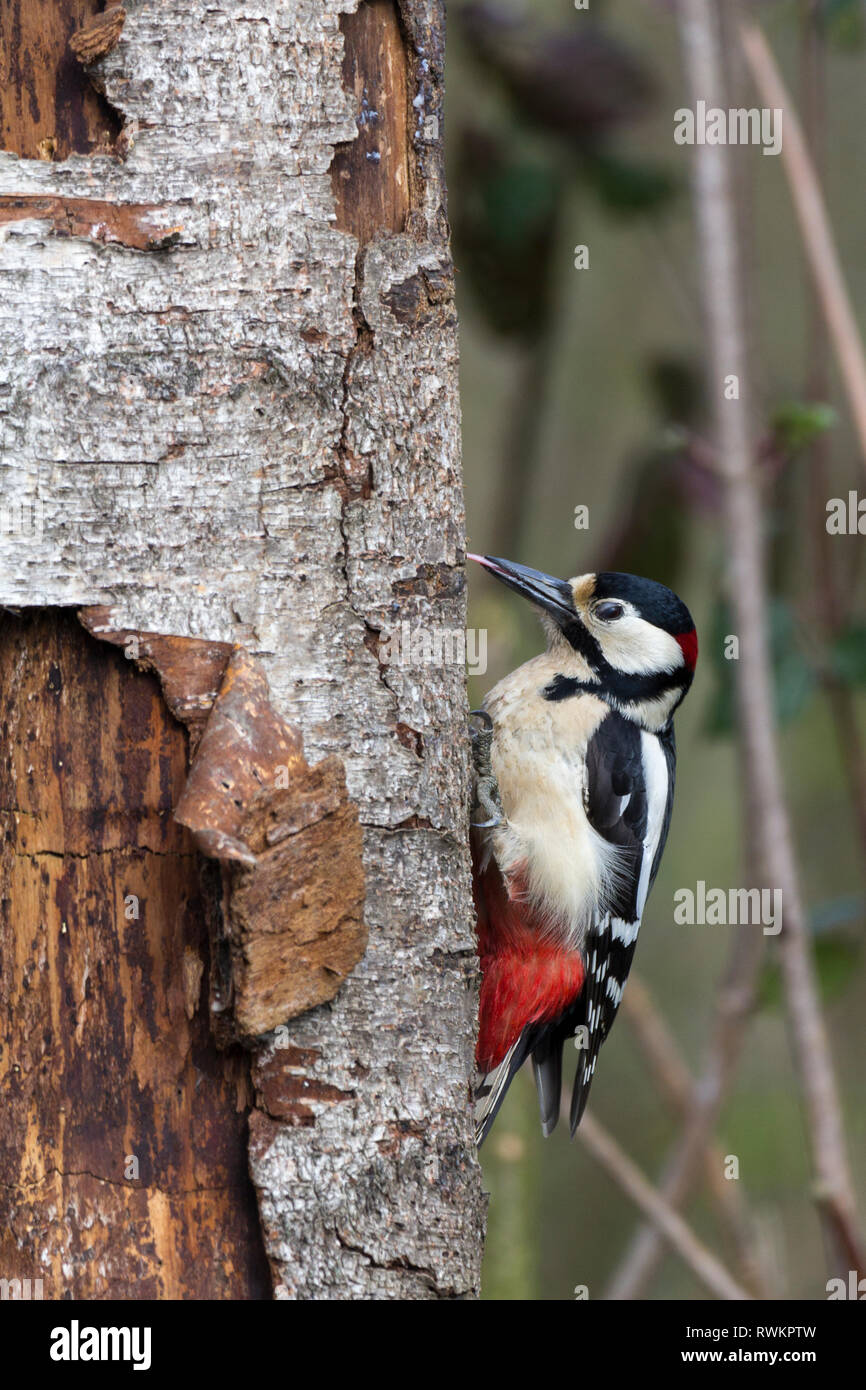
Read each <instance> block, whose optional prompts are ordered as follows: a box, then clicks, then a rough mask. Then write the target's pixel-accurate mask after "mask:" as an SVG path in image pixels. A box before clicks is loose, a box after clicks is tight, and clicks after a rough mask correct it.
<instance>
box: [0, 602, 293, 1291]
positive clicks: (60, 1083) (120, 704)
mask: <svg viewBox="0 0 866 1390" xmlns="http://www.w3.org/2000/svg"><path fill="white" fill-rule="evenodd" d="M0 671H2V673H3V680H2V687H0V718H2V729H3V740H2V747H0V828H2V849H0V961H2V970H0V1040H2V1046H0V1094H2V1106H0V1268H2V1269H3V1272H4V1275H6V1276H7V1277H20V1278H37V1277H39V1278H42V1279H43V1280H44V1296H45V1297H46V1298H61V1297H67V1298H69V1297H71V1298H114V1299H130V1298H179V1297H187V1298H255V1297H262V1296H266V1295H267V1292H268V1291H269V1280H268V1274H267V1267H266V1263H265V1259H264V1253H263V1250H262V1247H261V1238H260V1234H259V1229H258V1222H257V1214H256V1209H255V1198H254V1195H253V1192H252V1188H251V1185H250V1182H249V1178H248V1176H247V1173H246V1165H245V1135H246V1128H247V1115H248V1112H249V1108H250V1105H251V1102H252V1090H251V1086H250V1080H249V1060H248V1057H247V1055H246V1054H244V1053H242V1052H240V1051H239V1050H237V1049H235V1050H233V1051H230V1052H222V1053H220V1052H218V1051H217V1049H216V1046H215V1044H214V1042H213V1041H212V1039H211V1036H210V1029H209V1018H208V1007H207V1004H208V999H207V990H206V988H205V986H204V984H203V978H204V975H205V973H206V970H207V965H208V923H207V921H206V911H205V899H204V897H203V894H202V889H201V885H200V879H199V874H200V869H201V861H200V860H199V857H198V855H197V854H196V852H195V848H194V845H193V843H192V840H191V836H190V835H189V833H188V832H187V831H185V830H183V829H182V828H181V827H180V826H179V825H177V823H176V822H175V821H174V819H173V817H172V806H173V804H174V802H175V800H176V799H177V797H178V796H179V794H180V791H181V788H182V787H183V784H184V780H185V777H186V759H187V752H186V735H185V733H184V730H183V729H182V727H181V726H180V725H179V724H177V723H176V722H175V721H174V720H173V719H172V717H171V716H170V715H169V714H168V713H167V711H166V709H165V706H164V704H163V700H162V697H161V694H160V690H159V686H158V684H157V682H156V680H155V678H154V677H153V676H149V675H143V674H141V673H140V672H138V671H137V670H136V669H135V667H134V665H133V664H132V662H129V661H126V660H125V659H124V657H123V656H122V655H121V653H120V652H116V651H114V650H112V648H111V647H109V646H105V645H101V644H99V643H97V642H95V641H94V640H93V638H91V637H89V636H88V635H87V634H86V633H85V632H84V631H82V629H81V627H80V626H79V624H78V623H77V622H76V620H75V618H74V616H73V615H72V614H71V613H60V612H57V611H49V612H42V613H39V614H35V615H34V614H31V613H27V614H25V615H23V616H21V617H13V616H10V615H8V614H6V615H3V616H2V617H0ZM132 1160H135V1164H133V1163H132ZM136 1164H137V1167H136V1166H135V1165H136Z"/></svg>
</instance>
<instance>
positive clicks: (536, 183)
mask: <svg viewBox="0 0 866 1390" xmlns="http://www.w3.org/2000/svg"><path fill="white" fill-rule="evenodd" d="M452 185H453V189H454V191H455V197H454V207H455V219H454V236H455V242H456V244H457V246H458V263H459V265H460V271H461V275H462V277H463V279H464V280H465V281H468V283H469V286H470V288H471V291H472V295H473V298H474V300H475V303H476V305H477V306H478V308H479V310H480V311H481V313H482V315H483V316H484V318H485V320H486V321H487V324H488V326H489V327H490V328H491V329H492V330H493V331H494V332H495V333H499V334H501V335H502V336H504V337H509V336H518V337H523V338H526V339H537V338H538V337H539V336H540V335H541V334H542V333H544V331H545V330H546V328H547V326H548V319H549V312H550V278H551V274H550V273H551V265H552V263H553V241H554V234H555V229H556V223H557V217H558V213H559V207H560V203H561V199H562V195H563V184H562V176H561V173H560V171H559V169H558V167H557V166H556V165H555V164H554V163H553V162H551V161H548V160H546V159H545V158H544V157H543V156H538V155H534V154H528V153H524V152H522V151H521V150H519V149H515V142H513V141H506V140H501V139H498V138H496V137H493V136H490V135H488V134H486V133H484V132H481V131H477V130H467V131H465V132H464V134H463V137H462V139H461V143H460V147H459V153H458V156H457V159H456V162H455V168H454V175H453V179H452Z"/></svg>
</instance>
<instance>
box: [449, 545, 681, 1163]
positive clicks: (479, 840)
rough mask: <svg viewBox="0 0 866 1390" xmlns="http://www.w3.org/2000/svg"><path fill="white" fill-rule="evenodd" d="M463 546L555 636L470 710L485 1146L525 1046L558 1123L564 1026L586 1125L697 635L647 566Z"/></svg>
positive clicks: (659, 842)
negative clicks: (578, 563) (562, 560)
mask: <svg viewBox="0 0 866 1390" xmlns="http://www.w3.org/2000/svg"><path fill="white" fill-rule="evenodd" d="M467 558H469V559H471V560H473V561H476V562H477V563H478V564H480V565H482V566H483V568H484V569H485V570H487V571H488V572H489V573H490V574H492V575H493V576H495V578H496V579H498V580H499V581H500V582H501V583H503V584H505V585H507V587H508V588H510V589H512V590H514V592H515V593H518V594H520V595H521V596H522V597H524V598H526V599H528V600H529V601H530V603H532V604H533V605H534V606H535V608H536V609H537V610H538V613H539V616H540V618H541V621H542V625H543V627H544V629H545V631H546V634H547V649H546V651H544V652H543V653H541V654H540V655H538V656H535V657H533V658H532V659H531V660H529V661H527V662H526V663H525V664H524V665H522V666H520V667H518V669H517V670H515V671H512V672H511V673H510V674H509V675H507V676H505V677H504V679H502V680H501V681H500V682H499V683H498V684H497V685H496V686H495V687H494V688H493V689H492V690H491V691H490V692H489V694H488V695H487V696H486V698H485V700H484V703H483V707H482V709H481V710H478V711H473V715H475V716H476V718H477V720H478V723H477V725H473V726H472V729H473V733H472V739H473V759H474V763H475V774H476V782H475V802H476V806H477V807H478V814H479V815H481V816H483V819H477V820H474V821H473V823H472V830H471V832H470V836H471V849H472V865H473V896H474V900H475V909H476V916H477V935H478V955H479V961H480V967H481V993H480V1007H479V1029H478V1041H477V1048H476V1067H477V1078H476V1087H475V1123H476V1142H477V1143H478V1145H479V1146H480V1144H481V1143H482V1142H483V1141H484V1139H485V1138H486V1136H487V1134H488V1133H489V1131H490V1128H491V1126H492V1124H493V1121H494V1119H495V1118H496V1114H497V1112H498V1110H499V1107H500V1106H501V1104H502V1101H503V1099H504V1097H505V1093H506V1091H507V1090H508V1087H509V1085H510V1084H511V1081H512V1080H513V1078H514V1076H515V1075H516V1073H517V1071H518V1070H519V1069H520V1067H521V1066H522V1065H523V1063H524V1062H525V1061H526V1059H527V1058H531V1059H532V1067H533V1071H534V1075H535V1083H536V1089H537V1092H538V1102H539V1109H540V1118H541V1127H542V1131H543V1133H544V1135H545V1136H547V1135H549V1134H550V1133H552V1131H553V1129H554V1128H555V1126H556V1124H557V1122H558V1120H559V1112H560V1100H561V1093H562V1054H563V1048H564V1047H565V1046H566V1044H567V1043H568V1041H569V1040H570V1039H571V1040H573V1041H574V1045H575V1049H576V1051H577V1065H576V1071H575V1077H574V1084H573V1090H572V1097H571V1113H570V1123H571V1133H572V1136H573V1135H574V1133H575V1131H576V1129H577V1127H578V1125H579V1124H580V1120H581V1117H582V1115H583V1112H584V1108H585V1106H586V1102H587V1097H588V1095H589V1090H590V1086H591V1084H592V1080H593V1077H594V1075H595V1069H596V1063H597V1060H598V1054H599V1049H600V1047H601V1045H602V1043H603V1042H604V1040H605V1038H606V1037H607V1035H608V1033H609V1032H610V1028H611V1025H612V1023H613V1020H614V1018H615V1016H616V1012H617V1009H618V1008H619V1004H620V1001H621V999H622V993H623V989H624V987H625V983H626V978H627V976H628V972H629V968H630V966H631V962H632V957H633V956H634V951H635V944H636V941H637V935H638V929H639V927H640V923H641V917H642V915H643V912H644V908H645V905H646V901H647V895H648V893H649V891H650V888H651V887H652V884H653V881H654V879H655V877H656V874H657V873H658V868H659V862H660V860H661V856H662V851H663V849H664V846H665V841H666V839H667V834H668V828H669V826H670V821H671V811H672V807H673V797H674V778H675V771H676V746H675V741H674V728H673V716H674V714H675V712H676V710H677V709H678V708H679V706H680V704H681V703H682V701H683V699H684V697H685V696H686V694H687V693H688V690H689V688H690V686H691V684H692V680H693V677H694V673H695V666H696V663H697V656H698V638H697V633H696V631H695V625H694V622H693V621H692V617H691V614H690V613H689V610H688V608H687V607H686V605H685V604H684V603H683V602H682V600H681V599H679V598H678V597H677V595H676V594H675V593H673V591H672V590H671V589H669V588H667V587H666V586H665V585H664V584H659V583H656V582H655V581H654V580H652V579H644V578H640V577H639V576H637V575H633V574H620V573H612V572H599V573H595V574H582V575H578V576H577V577H576V578H573V579H556V578H554V577H552V576H551V575H549V574H545V573H543V572H542V571H540V570H535V569H530V568H529V567H528V566H526V565H520V564H516V563H515V562H513V561H510V560H504V559H499V558H497V557H495V556H491V555H473V554H471V553H470V554H468V556H467Z"/></svg>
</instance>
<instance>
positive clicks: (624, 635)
mask: <svg viewBox="0 0 866 1390" xmlns="http://www.w3.org/2000/svg"><path fill="white" fill-rule="evenodd" d="M593 632H594V633H595V635H596V637H597V638H598V641H599V644H600V646H601V650H602V652H603V653H604V657H605V660H607V661H609V662H610V664H611V666H615V667H616V669H617V670H618V671H625V672H627V673H628V674H632V675H633V674H636V673H638V672H644V673H648V672H651V671H675V670H676V669H677V667H678V666H681V665H682V663H683V654H682V651H681V650H680V644H679V642H678V641H677V640H676V638H675V637H671V635H670V633H669V632H663V631H662V629H661V628H660V627H653V625H652V623H647V622H644V620H643V618H638V617H636V616H634V615H633V614H627V615H626V616H625V617H624V618H620V619H618V621H616V622H613V623H609V624H601V623H593Z"/></svg>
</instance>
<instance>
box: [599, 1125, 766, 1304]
mask: <svg viewBox="0 0 866 1390" xmlns="http://www.w3.org/2000/svg"><path fill="white" fill-rule="evenodd" d="M577 1133H578V1137H579V1138H580V1140H581V1142H582V1143H583V1145H584V1147H585V1148H586V1149H588V1151H589V1152H590V1153H591V1154H592V1156H593V1158H595V1159H596V1160H597V1161H598V1162H599V1163H600V1164H601V1165H602V1167H603V1168H604V1169H605V1171H606V1172H607V1173H608V1174H609V1175H610V1176H611V1177H612V1178H613V1179H614V1181H615V1182H616V1183H618V1184H619V1186H620V1187H621V1188H622V1190H623V1191H624V1192H625V1193H626V1194H627V1195H628V1196H629V1197H630V1198H631V1199H632V1201H633V1202H634V1203H635V1204H636V1206H638V1207H640V1209H641V1211H642V1212H643V1213H644V1215H645V1216H647V1217H648V1218H649V1219H650V1220H651V1221H652V1222H653V1224H654V1225H655V1226H656V1227H657V1229H658V1230H659V1231H660V1232H661V1234H662V1235H663V1236H664V1238H665V1240H666V1241H667V1242H668V1244H669V1245H670V1246H671V1247H672V1249H674V1250H675V1251H676V1252H677V1254H678V1255H680V1256H681V1258H682V1259H683V1260H684V1261H685V1263H686V1264H687V1265H688V1267H689V1269H690V1270H691V1271H692V1273H693V1274H694V1275H695V1276H696V1278H698V1279H699V1280H700V1281H701V1283H702V1284H703V1285H704V1286H705V1287H706V1288H707V1289H709V1291H710V1293H712V1294H714V1295H715V1297H716V1298H724V1299H730V1300H748V1299H750V1297H751V1295H750V1294H749V1293H747V1291H746V1290H745V1289H744V1288H742V1287H741V1286H740V1285H739V1284H738V1283H737V1281H736V1280H735V1279H734V1278H733V1276H732V1275H731V1274H729V1273H728V1271H727V1270H726V1269H725V1266H724V1265H723V1264H722V1263H721V1261H720V1260H718V1259H716V1256H715V1255H714V1254H713V1253H712V1252H711V1251H710V1250H708V1249H707V1247H706V1246H705V1245H704V1243H703V1241H701V1240H699V1239H698V1237H697V1236H696V1235H695V1233H694V1231H693V1230H692V1228H691V1226H689V1225H688V1223H687V1222H685V1221H684V1220H683V1218H682V1217H681V1216H680V1214H679V1212H676V1211H674V1209H673V1208H672V1207H671V1206H670V1205H669V1204H668V1203H667V1202H666V1201H665V1199H664V1197H662V1195H661V1193H660V1192H658V1191H657V1190H656V1189H655V1188H654V1187H653V1185H652V1183H651V1182H649V1181H648V1180H647V1179H646V1178H645V1177H644V1175H643V1173H642V1172H641V1171H640V1169H639V1168H638V1167H637V1165H636V1164H635V1163H633V1162H632V1160H631V1159H630V1158H629V1156H628V1154H626V1153H625V1152H624V1151H623V1150H622V1149H621V1148H620V1146H619V1144H617V1142H616V1140H615V1139H614V1138H613V1137H612V1135H610V1134H609V1133H608V1132H607V1130H606V1129H605V1128H604V1126H603V1125H601V1124H599V1122H598V1120H596V1119H595V1118H594V1117H593V1115H592V1114H589V1113H588V1114H585V1115H584V1117H583V1120H582V1121H581V1125H580V1129H579V1130H578V1131H577Z"/></svg>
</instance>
